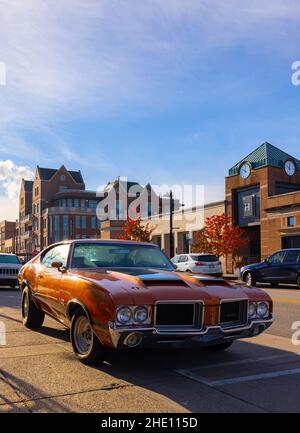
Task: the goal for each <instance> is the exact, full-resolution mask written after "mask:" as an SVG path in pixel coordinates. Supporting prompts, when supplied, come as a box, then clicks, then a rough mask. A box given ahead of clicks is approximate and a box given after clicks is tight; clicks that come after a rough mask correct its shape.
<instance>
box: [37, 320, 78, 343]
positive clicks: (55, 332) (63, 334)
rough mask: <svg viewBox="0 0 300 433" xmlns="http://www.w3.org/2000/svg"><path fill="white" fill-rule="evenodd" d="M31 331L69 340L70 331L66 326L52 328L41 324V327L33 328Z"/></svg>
mask: <svg viewBox="0 0 300 433" xmlns="http://www.w3.org/2000/svg"><path fill="white" fill-rule="evenodd" d="M58 326H59V324H58ZM32 331H33V332H37V333H39V334H43V335H46V336H47V337H52V338H57V339H58V340H62V341H65V342H70V332H69V330H68V329H67V328H63V327H59V328H58V327H55V328H53V327H50V326H47V325H43V326H42V327H41V328H38V329H34V330H32Z"/></svg>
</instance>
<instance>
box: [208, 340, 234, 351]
mask: <svg viewBox="0 0 300 433" xmlns="http://www.w3.org/2000/svg"><path fill="white" fill-rule="evenodd" d="M232 343H233V341H229V342H227V343H222V344H216V345H215V346H207V347H206V349H207V350H210V351H212V352H219V351H222V350H226V349H228V348H229V347H230V346H231V345H232Z"/></svg>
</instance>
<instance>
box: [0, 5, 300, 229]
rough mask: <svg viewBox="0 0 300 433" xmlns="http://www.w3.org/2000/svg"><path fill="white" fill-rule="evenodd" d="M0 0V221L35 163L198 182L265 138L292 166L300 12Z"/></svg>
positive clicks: (220, 180)
mask: <svg viewBox="0 0 300 433" xmlns="http://www.w3.org/2000/svg"><path fill="white" fill-rule="evenodd" d="M55 3H59V4H54V2H51V1H50V0H48V1H47V0H44V1H42V0H28V1H26V2H21V1H16V0H2V1H1V0H0V23H1V25H0V61H2V62H5V65H6V86H1V87H0V101H1V104H0V220H2V219H4V218H14V217H16V210H17V207H16V197H17V191H18V187H19V182H20V178H21V177H22V176H24V175H25V176H30V175H31V172H32V171H33V170H34V168H35V166H36V165H37V164H39V165H40V166H47V167H59V166H60V165H61V164H63V163H64V164H65V165H66V166H67V168H69V169H81V171H82V173H83V176H84V179H85V181H86V185H87V187H88V188H90V189H91V188H96V187H97V186H98V185H101V184H104V183H106V182H107V181H109V180H112V179H114V178H116V177H117V176H127V177H128V178H129V179H130V180H136V181H139V182H141V183H142V184H145V183H147V182H151V183H153V184H168V185H172V184H175V183H176V184H177V183H182V184H204V185H205V194H206V201H207V202H208V201H213V200H218V199H222V198H223V189H224V176H225V175H226V174H227V170H228V169H229V168H230V167H231V166H232V165H234V164H235V163H236V162H237V161H239V160H240V159H241V158H242V157H244V156H245V155H247V153H249V152H250V151H251V150H253V149H254V148H255V147H257V146H258V145H260V144H261V143H263V142H265V141H269V142H271V143H272V144H274V145H276V146H278V147H280V148H282V149H283V150H285V151H286V152H288V153H290V154H292V155H294V156H295V157H298V158H300V148H299V137H300V134H299V133H300V122H299V107H300V104H299V102H300V86H299V87H296V86H293V85H292V83H291V75H292V70H291V65H292V63H293V62H294V61H296V60H300V25H299V24H300V4H299V2H298V1H297V0H287V1H285V2H282V1H279V0H278V1H277V0H267V1H265V2H261V1H257V0H253V1H251V2H243V1H241V0H228V1H226V2H224V1H221V0H143V2H141V1H139V0H127V1H125V0H118V1H115V0H61V1H60V2H55Z"/></svg>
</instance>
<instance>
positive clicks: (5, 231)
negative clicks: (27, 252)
mask: <svg viewBox="0 0 300 433" xmlns="http://www.w3.org/2000/svg"><path fill="white" fill-rule="evenodd" d="M15 237H16V221H6V220H4V221H1V222H0V252H1V253H11V252H13V250H14V248H15Z"/></svg>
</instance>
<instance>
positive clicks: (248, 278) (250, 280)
mask: <svg viewBox="0 0 300 433" xmlns="http://www.w3.org/2000/svg"><path fill="white" fill-rule="evenodd" d="M244 279H245V282H246V286H248V287H253V286H255V285H256V278H255V276H254V274H253V273H252V272H247V273H246V275H245V278H244Z"/></svg>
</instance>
